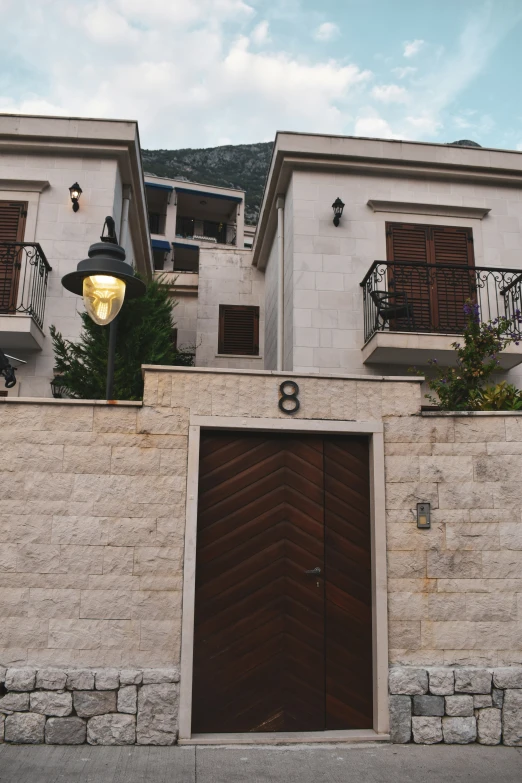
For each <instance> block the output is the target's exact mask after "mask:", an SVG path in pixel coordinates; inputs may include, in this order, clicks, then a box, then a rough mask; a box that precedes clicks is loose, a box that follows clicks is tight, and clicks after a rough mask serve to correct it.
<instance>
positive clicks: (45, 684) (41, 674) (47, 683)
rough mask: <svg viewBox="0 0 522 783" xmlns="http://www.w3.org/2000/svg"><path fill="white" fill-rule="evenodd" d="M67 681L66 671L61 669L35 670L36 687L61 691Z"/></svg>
mask: <svg viewBox="0 0 522 783" xmlns="http://www.w3.org/2000/svg"><path fill="white" fill-rule="evenodd" d="M66 682H67V672H65V671H64V670H63V669H52V668H48V669H39V670H38V671H37V672H36V687H37V688H42V689H44V690H46V691H61V690H63V689H64V688H65V684H66Z"/></svg>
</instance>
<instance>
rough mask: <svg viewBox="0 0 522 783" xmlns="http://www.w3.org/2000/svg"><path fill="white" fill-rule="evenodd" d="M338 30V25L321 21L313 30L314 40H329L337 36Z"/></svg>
mask: <svg viewBox="0 0 522 783" xmlns="http://www.w3.org/2000/svg"><path fill="white" fill-rule="evenodd" d="M340 32H341V31H340V30H339V28H338V26H337V25H336V24H334V23H333V22H323V23H322V24H320V25H319V27H318V28H317V29H316V31H315V32H314V38H315V39H316V41H331V40H332V39H333V38H337V36H338V35H340Z"/></svg>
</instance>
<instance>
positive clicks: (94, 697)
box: [73, 691, 116, 718]
mask: <svg viewBox="0 0 522 783" xmlns="http://www.w3.org/2000/svg"><path fill="white" fill-rule="evenodd" d="M73 702H74V709H75V710H76V713H77V714H78V715H79V716H80V718H92V717H93V716H94V715H105V714H106V713H107V712H116V691H77V692H76V691H75V692H74V694H73Z"/></svg>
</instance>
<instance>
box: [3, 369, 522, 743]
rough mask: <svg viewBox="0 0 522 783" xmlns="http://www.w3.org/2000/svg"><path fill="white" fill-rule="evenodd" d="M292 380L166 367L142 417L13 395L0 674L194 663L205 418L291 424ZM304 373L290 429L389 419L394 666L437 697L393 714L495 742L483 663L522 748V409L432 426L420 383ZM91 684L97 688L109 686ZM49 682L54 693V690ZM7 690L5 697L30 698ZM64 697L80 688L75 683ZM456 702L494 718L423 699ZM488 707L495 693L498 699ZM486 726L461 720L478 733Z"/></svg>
mask: <svg viewBox="0 0 522 783" xmlns="http://www.w3.org/2000/svg"><path fill="white" fill-rule="evenodd" d="M283 377H284V376H281V375H278V374H271V373H266V372H260V373H254V372H240V371H237V372H234V371H227V370H206V371H205V370H202V369H201V370H196V369H187V368H178V369H174V370H170V371H161V370H156V371H152V370H151V371H147V372H146V382H145V399H144V404H143V406H140V405H139V404H130V405H125V404H123V405H118V406H108V405H106V404H81V403H78V402H77V401H71V402H68V403H67V402H59V401H49V402H48V403H28V402H23V401H16V400H10V401H9V400H4V402H1V401H0V443H1V447H2V457H3V459H2V466H1V471H0V493H1V497H2V498H3V500H4V506H3V508H4V511H3V514H2V515H0V627H1V629H2V633H1V635H0V666H3V667H5V668H8V669H19V668H27V667H29V668H31V669H33V670H41V669H42V668H46V667H49V666H52V667H57V668H59V669H60V670H62V671H68V670H70V669H78V668H81V669H92V670H95V671H96V672H101V674H100V677H101V678H102V681H103V676H105V675H104V672H106V671H107V669H110V670H116V672H121V671H122V670H124V669H125V670H126V669H136V670H137V671H139V672H141V671H143V670H144V669H149V668H153V667H156V668H169V669H171V668H173V667H177V666H178V665H179V645H180V635H181V589H182V562H183V544H184V526H185V492H186V470H187V435H188V428H189V421H190V415H191V414H195V415H202V416H210V415H212V416H218V417H219V416H241V417H242V419H243V420H244V421H245V422H246V423H247V422H248V419H249V418H251V419H256V418H260V417H267V418H278V419H279V420H281V423H282V425H283V426H284V421H285V420H288V417H287V416H286V415H285V414H284V413H282V412H281V411H280V410H279V408H278V405H277V403H278V398H279V394H278V389H279V384H280V383H281V380H282V378H283ZM295 379H296V380H297V382H298V384H299V387H300V394H299V399H300V402H301V408H300V410H299V412H298V413H297V414H296V415H295V416H294V417H293V419H292V420H293V421H296V420H298V419H323V420H328V421H329V422H330V423H331V422H332V421H335V420H340V421H346V420H359V421H368V420H380V419H382V420H383V422H384V435H385V451H386V482H387V491H386V513H387V547H388V611H389V659H390V664H391V666H392V667H393V669H394V671H395V670H400V671H402V672H403V675H404V676H406V677H409V676H410V674H409V673H408V672H412V671H413V672H416V671H417V670H418V669H419V668H420V669H421V670H423V671H424V672H425V674H424V675H422V676H423V677H424V678H425V681H426V683H427V684H426V689H425V690H424V691H422V692H417V691H413V692H411V693H410V692H409V691H407V690H405V691H401V690H399V691H397V690H392V691H391V695H392V696H393V697H394V698H393V699H392V705H394V704H396V705H398V706H397V709H399V708H400V710H399V711H401V714H405V713H406V712H407V709H408V705H409V709H411V710H412V711H413V727H414V729H415V726H416V725H417V724H419V725H420V723H419V721H417V720H415V719H417V718H419V719H432V718H433V719H437V720H439V721H441V723H440V727H441V731H442V736H444V725H446V726H449V727H451V726H452V725H453V724H452V723H448V722H447V721H446V724H444V720H446V718H448V719H449V718H451V719H453V718H455V719H457V718H458V719H460V718H466V719H468V718H473V720H474V721H475V720H478V728H477V732H478V734H477V736H478V737H479V740H480V736H481V731H482V729H481V728H480V723H481V722H482V724H484V726H485V725H486V723H487V722H488V721H490V722H491V723H492V724H494V725H495V726H498V721H499V720H500V719H501V718H500V715H496V714H494V713H492V712H487V711H488V710H499V709H500V706H499V699H500V696H499V695H498V694H496V695H495V694H494V691H492V690H491V691H490V692H489V691H488V692H487V693H484V692H481V691H480V690H477V689H474V690H473V689H471V690H462V689H461V688H460V686H457V684H456V683H457V682H458V678H457V675H458V676H460V674H459V672H460V673H462V671H464V670H468V669H470V667H471V669H472V670H473V671H474V672H476V671H482V672H486V675H484V676H486V677H487V676H489V674H491V675H492V680H491V677H490V680H491V681H492V683H493V687H494V688H495V690H499V691H500V690H502V691H505V700H506V701H505V705H508V706H509V710H508V713H509V715H511V714H512V715H513V716H515V717H513V721H514V723H513V726H514V728H513V726H511V724H510V726H511V728H510V729H509V732H508V733H507V734H506V728H504V742H506V736H508V741H509V742H511V744H522V726H520V720H521V719H522V718H521V717H520V716H522V705H520V699H519V695H520V694H522V688H521V686H520V685H516V684H513V681H512V680H509V679H507V680H503V682H504V683H505V684H504V685H502V684H501V680H500V679H498V678H499V677H500V675H499V674H498V672H502V671H503V670H504V669H505V668H506V667H510V671H511V672H512V674H513V676H514V677H518V676H519V675H518V674H517V671H519V670H518V669H517V666H518V667H520V666H522V653H521V649H522V576H521V574H522V570H521V565H522V518H521V503H520V489H519V485H520V476H521V475H522V416H520V415H516V414H515V415H497V414H491V415H473V416H444V415H437V416H433V415H428V416H424V415H419V409H420V402H421V396H420V385H419V383H418V381H416V380H412V381H399V380H396V379H395V380H387V379H382V378H375V377H373V378H372V377H371V376H368V379H367V380H366V379H361V378H360V377H359V378H357V377H355V378H341V377H335V376H330V377H328V376H326V377H318V376H316V377H309V376H308V377H307V376H295ZM420 501H424V502H430V503H431V507H432V527H431V530H418V529H417V527H416V518H415V509H416V504H417V502H420ZM434 668H436V669H437V670H438V671H439V676H440V677H441V678H444V677H447V678H449V680H452V678H453V681H454V682H455V685H454V688H455V692H454V693H453V692H450V693H448V694H445V693H442V692H435V691H434V690H433V689H431V686H430V685H429V683H430V682H431V680H430V677H432V674H431V672H432V670H433V669H434ZM428 669H429V673H428V674H426V671H427V670H428ZM488 673H489V674H488ZM396 676H397V675H396V674H393V677H396ZM412 676H413V677H414V678H415V677H416V676H417V675H415V674H414V675H412ZM121 677H122V675H121V674H120V679H119V683H120V685H123V687H127V683H126V682H125V680H124V679H123V680H122V679H121ZM393 677H392V679H393ZM62 679H63V678H62ZM94 681H95V685H94V688H92V687H91V688H90V689H91V690H94V691H96V690H100V687H99V686H97V685H96V677H95V680H94ZM423 681H424V680H423ZM35 682H36V686H35V688H36V691H39V692H40V694H41V693H42V692H46V691H50V690H52V689H51V688H49V687H48V686H38V682H39V680H38V679H36V681H35ZM144 682H145V681H144ZM517 682H518V680H517ZM9 683H10V679H9V678H8V680H7V686H8V692H7V696H8V695H9V693H10V692H11V691H13V692H15V693H18V692H19V691H16V690H15V689H14V688H11V687H10V685H9ZM130 684H134V683H130ZM136 684H137V683H136ZM146 684H147V685H149V684H150V685H152V684H154V683H152V682H150V683H146ZM158 684H161V683H158ZM118 687H119V686H118ZM392 687H393V686H392ZM115 688H116V686H114V688H113V690H115ZM33 690H34V688H33V687H31V688H28V689H27V690H26V691H23V692H25V693H28V692H31V691H33ZM58 690H63V691H64V693H65V692H68V686H67V679H66V685H65V688H62V687H60V688H59V689H58ZM515 691H517V692H515ZM455 695H457V696H459V697H460V696H463V695H465V696H471V697H477V699H475V700H474V701H473V710H482V711H484V716H483V717H481V716H482V712H481V713H477V714H475V712H473V715H471V714H469V715H456V714H452V713H451V712H449V711H448V710H451V709H453V707H452V702H451V701H449V702H448V704H446V701H444V710H445V715H444V716H443V715H442V714H441V715H439V714H437V713H436V714H435V715H430V714H428V713H427V712H426V710H430V709H436V710H438V712H440V711H441V709H442V707H441V702H440V700H438V699H437V701H436V703H435V702H433V701H431V699H430V700H428V701H419V700H417V701H415V699H414V697H415V696H430V697H432V696H441V697H442V696H444V698H445V697H446V696H448V698H449V697H450V696H455ZM494 695H495V698H496V701H494V698H493V697H494ZM479 696H481V697H482V696H484V697H485V696H491V705H490V704H489V699H488V700H485V699H478V697H479ZM395 697H400V699H399V701H397V700H396V699H395ZM403 697H404V698H403ZM43 698H44V699H45V698H47V697H43ZM41 699H42V696H41V695H40V696H38V697H37V698H35V699H34V701H35V704H37V705H39V704H40V703H41ZM19 701H20V703H21V702H22V700H21V699H20V700H19ZM25 701H26V700H24V702H25ZM67 701H68V699H67ZM461 701H462V700H460V699H459V700H457V702H455V704H457V709H458V704H459V703H461ZM465 701H466V704H467V707H463V709H467V710H468V712H469V710H470V706H469V705H470V702H469V699H466V700H465ZM486 702H487V703H486ZM462 703H464V702H462ZM72 705H73V707H72V709H74V693H73V697H72ZM433 705H435V707H434V706H433ZM517 705H518V706H517ZM29 707H31V697H30V698H29ZM173 709H174V708H173ZM175 709H176V710H177V702H176V708H175ZM394 709H395V707H394ZM503 709H504V714H503V718H502V720H503V721H504V727H505V726H506V725H507V723H506V721H509V720H511V718H509V715H508V713H506V707H505V706H504V707H503ZM419 710H424V713H419ZM9 711H11V708H9ZM12 711H13V713H15V712H20V713H27V714H29V713H30V712H31V709H26V708H24V709H20V708H18V709H13V710H12ZM509 711H511V712H509ZM0 712H1V710H0ZM33 712H35V714H36V715H38V714H41V713H38V712H36V710H33ZM2 714H5V712H4V713H2ZM107 714H109V715H116V714H117V713H116V712H111V711H109V712H108V713H107ZM123 714H124V715H125V714H127V713H123ZM169 714H171V713H169ZM173 714H174V713H172V714H171V717H172V715H173ZM506 716H507V717H506ZM48 717H49V719H50V718H53V720H54V719H58V718H69V717H74V718H80V717H82V716H80V715H79V714H78V715H75V714H74V713H71V714H70V715H69V714H66V715H63V716H60V715H49V716H48ZM92 717H97V716H94V715H93V716H92ZM82 719H83V717H82ZM442 719H443V720H442ZM19 720H21V725H23V724H24V720H26V719H25V718H24V719H19ZM119 720H120V718H118V719H116V718H111V719H110V720H109V719H108V718H106V719H105V721H106V722H107V725H109V724H112V723H113V722H115V723H117V722H118V721H119ZM169 720H170V718H169ZM517 721H518V723H517ZM31 722H32V723H34V724H35V725H37V724H38V725H40V724H42V720H41V719H40V718H38V717H37V718H31V719H30V721H29V724H31ZM125 722H127V723H129V721H125V720H124V721H123V723H125ZM138 722H139V712H138ZM471 723H472V721H471V722H470V721H468V723H466V724H462V725H463V726H468V729H469V732H470V733H469V735H467V736H471V735H472V733H473V732H472V726H471ZM468 724H469V725H468ZM8 725H12V726H16V725H17V721H16V720H11V719H9V720H8ZM31 725H32V724H31ZM52 725H53V724H51V726H52ZM76 725H79V724H76ZM94 725H95V726H96V724H94ZM427 725H428V726H429V725H430V722H429V721H428V724H427ZM437 725H438V724H437ZM455 725H456V726H457V725H460V724H455ZM488 725H489V724H488ZM517 727H518V728H517ZM38 731H40V728H39V729H38ZM49 731H51V729H50V728H49ZM86 731H87V729H86ZM111 731H112V729H111ZM129 731H130V729H129ZM448 731H449V729H448ZM484 731H486V729H485V728H484ZM491 731H493V729H491ZM517 731H518V739H517V735H516V732H517ZM44 732H45V729H44ZM510 732H511V733H510ZM446 733H447V732H446ZM10 736H11V735H10V734H9V733H8V738H9V737H10ZM39 736H40V735H39ZM111 736H112V735H111ZM125 736H127V735H125ZM128 736H130V735H128ZM412 736H413V737H414V739H415V741H421V738H422V736H423V735H422V732H420V730H419V731H417V733H416V734H415V731H414V733H413V735H412ZM437 736H438V735H437ZM448 736H449V735H448ZM138 741H139V739H138Z"/></svg>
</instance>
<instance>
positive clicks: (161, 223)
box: [149, 212, 166, 234]
mask: <svg viewBox="0 0 522 783" xmlns="http://www.w3.org/2000/svg"><path fill="white" fill-rule="evenodd" d="M165 218H166V215H162V214H161V213H160V212H149V231H150V233H151V234H164V233H165Z"/></svg>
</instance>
